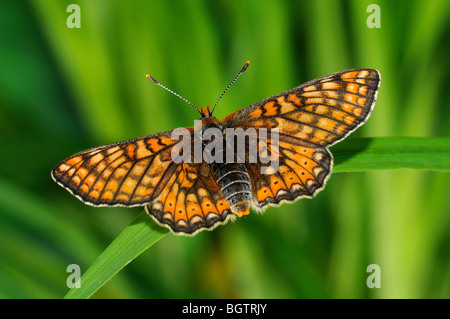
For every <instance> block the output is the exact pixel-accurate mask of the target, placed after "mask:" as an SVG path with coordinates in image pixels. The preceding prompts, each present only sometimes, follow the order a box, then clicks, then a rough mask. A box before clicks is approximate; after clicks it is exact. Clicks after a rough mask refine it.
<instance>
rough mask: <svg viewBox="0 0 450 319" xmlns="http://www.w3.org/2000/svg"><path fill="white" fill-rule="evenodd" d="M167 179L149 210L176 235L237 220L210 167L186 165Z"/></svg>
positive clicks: (190, 233) (196, 231)
mask: <svg viewBox="0 0 450 319" xmlns="http://www.w3.org/2000/svg"><path fill="white" fill-rule="evenodd" d="M166 180H167V183H166V184H165V186H163V187H162V191H161V192H160V193H159V195H158V196H157V197H156V198H155V200H154V201H153V202H152V203H151V204H149V205H147V206H146V207H145V209H146V211H147V212H148V213H149V214H150V215H152V216H153V217H154V218H155V219H156V220H157V221H158V222H159V223H160V224H162V225H166V226H168V227H169V228H170V229H171V230H172V231H173V232H174V233H177V234H183V235H188V236H193V235H195V234H196V233H198V232H199V231H201V230H205V229H207V230H212V229H214V228H215V227H217V226H219V225H222V224H225V223H226V222H228V220H230V219H231V218H234V214H233V213H232V212H231V210H230V206H229V205H228V203H227V201H226V200H225V198H224V196H223V194H222V193H221V192H220V189H219V187H218V185H217V183H216V181H215V179H214V178H213V176H212V173H211V172H210V170H209V166H208V165H207V164H196V165H190V164H189V165H188V164H182V165H180V166H179V167H178V168H177V169H176V170H175V171H174V172H173V173H172V174H170V176H167V177H166Z"/></svg>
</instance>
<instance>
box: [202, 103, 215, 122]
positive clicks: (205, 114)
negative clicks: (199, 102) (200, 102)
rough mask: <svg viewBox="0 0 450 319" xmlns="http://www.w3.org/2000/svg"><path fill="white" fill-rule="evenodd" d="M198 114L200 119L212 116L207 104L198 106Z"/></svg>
mask: <svg viewBox="0 0 450 319" xmlns="http://www.w3.org/2000/svg"><path fill="white" fill-rule="evenodd" d="M200 115H201V116H202V118H201V119H207V118H210V117H212V112H211V110H210V109H209V105H207V106H206V107H203V106H200Z"/></svg>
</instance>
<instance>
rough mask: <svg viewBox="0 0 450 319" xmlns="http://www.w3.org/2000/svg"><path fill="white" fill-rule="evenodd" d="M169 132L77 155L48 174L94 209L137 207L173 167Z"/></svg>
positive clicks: (149, 198) (145, 201)
mask: <svg viewBox="0 0 450 319" xmlns="http://www.w3.org/2000/svg"><path fill="white" fill-rule="evenodd" d="M175 144H176V141H173V140H172V139H171V138H170V131H169V132H164V133H160V134H156V135H151V136H146V137H142V138H137V139H134V140H130V141H125V142H120V143H115V144H110V145H105V146H100V147H97V148H93V149H90V150H87V151H84V152H80V153H77V154H75V155H73V156H71V157H69V158H67V159H66V160H64V161H63V162H61V163H60V164H58V165H57V166H56V167H55V168H54V169H53V171H52V176H53V178H54V179H55V181H57V182H58V183H59V184H60V185H61V186H63V187H64V188H66V189H67V190H69V191H70V192H71V193H73V194H74V195H75V196H77V197H78V198H79V199H81V200H82V201H83V202H85V203H88V204H91V205H94V206H115V205H123V206H139V205H144V204H145V203H147V202H149V201H151V199H152V197H153V195H154V191H155V189H156V187H157V185H158V182H159V181H160V180H162V179H163V178H164V176H165V173H166V172H167V171H168V170H170V169H171V168H172V167H173V166H174V163H173V162H172V160H171V149H172V147H173V146H174V145H175Z"/></svg>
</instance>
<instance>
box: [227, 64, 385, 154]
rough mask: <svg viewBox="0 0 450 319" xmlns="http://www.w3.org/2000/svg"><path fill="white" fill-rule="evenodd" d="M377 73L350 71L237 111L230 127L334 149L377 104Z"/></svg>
mask: <svg viewBox="0 0 450 319" xmlns="http://www.w3.org/2000/svg"><path fill="white" fill-rule="evenodd" d="M379 84H380V74H379V72H378V71H377V70H372V69H356V70H348V71H343V72H339V73H335V74H331V75H328V76H324V77H321V78H318V79H315V80H313V81H310V82H307V83H305V84H302V85H300V86H298V87H296V88H294V89H292V90H290V91H286V92H283V93H280V94H278V95H275V96H272V97H270V98H268V99H265V100H263V101H261V102H258V103H256V104H253V105H250V106H248V107H246V108H243V109H241V110H238V111H236V112H234V113H232V114H230V115H229V116H227V117H225V118H224V119H223V122H224V124H225V126H227V127H258V128H261V127H266V128H279V130H280V135H286V136H290V137H293V138H296V139H299V140H301V141H304V142H305V145H309V146H311V147H325V146H329V145H332V144H334V143H336V142H338V141H340V140H342V139H343V138H345V137H346V136H347V135H349V134H350V133H351V132H353V131H354V130H356V129H357V128H358V127H359V126H361V125H362V124H364V122H365V121H366V120H367V119H368V117H369V115H370V114H371V112H372V109H373V105H374V104H375V100H376V95H377V91H378V87H379Z"/></svg>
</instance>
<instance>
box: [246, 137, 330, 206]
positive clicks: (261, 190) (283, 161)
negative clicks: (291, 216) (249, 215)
mask: <svg viewBox="0 0 450 319" xmlns="http://www.w3.org/2000/svg"><path fill="white" fill-rule="evenodd" d="M265 143H266V146H267V148H268V149H269V151H270V153H271V155H270V156H276V157H278V161H279V167H278V169H277V170H276V172H274V173H271V174H262V173H261V166H262V164H261V163H256V164H246V166H247V169H248V171H249V173H250V174H249V175H250V179H251V184H252V192H253V194H252V197H253V207H254V208H255V209H257V210H262V209H264V208H266V206H270V205H279V204H281V203H282V202H293V201H296V200H298V199H300V198H303V197H306V198H312V197H314V196H315V195H316V194H317V193H318V192H319V191H320V190H322V189H323V188H324V187H325V184H326V182H327V180H328V178H329V176H330V174H331V170H332V166H333V158H332V155H331V153H330V152H329V151H328V150H327V149H326V148H316V149H314V148H310V147H307V146H304V145H299V144H298V143H295V140H292V139H286V138H283V137H280V140H279V147H276V146H275V145H272V144H271V142H270V140H269V141H268V142H265Z"/></svg>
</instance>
